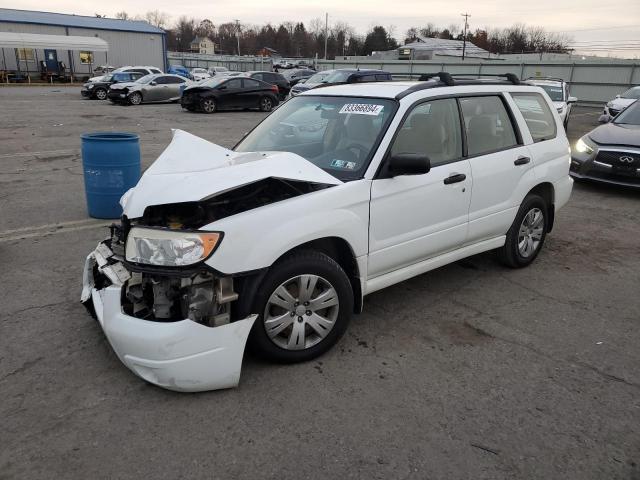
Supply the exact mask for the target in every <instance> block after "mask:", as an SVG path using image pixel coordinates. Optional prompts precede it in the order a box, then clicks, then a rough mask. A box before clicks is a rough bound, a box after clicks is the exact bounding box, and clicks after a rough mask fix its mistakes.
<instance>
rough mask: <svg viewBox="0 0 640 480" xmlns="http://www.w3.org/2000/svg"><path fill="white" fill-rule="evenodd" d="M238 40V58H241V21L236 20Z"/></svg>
mask: <svg viewBox="0 0 640 480" xmlns="http://www.w3.org/2000/svg"><path fill="white" fill-rule="evenodd" d="M235 22H236V39H237V40H238V56H240V20H238V19H236V20H235Z"/></svg>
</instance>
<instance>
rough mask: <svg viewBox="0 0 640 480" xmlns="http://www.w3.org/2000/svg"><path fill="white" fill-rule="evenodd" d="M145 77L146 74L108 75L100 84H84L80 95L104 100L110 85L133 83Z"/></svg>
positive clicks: (124, 73) (119, 73)
mask: <svg viewBox="0 0 640 480" xmlns="http://www.w3.org/2000/svg"><path fill="white" fill-rule="evenodd" d="M145 75H146V74H144V73H141V72H115V73H109V74H107V75H105V77H104V79H103V80H102V81H100V82H90V83H85V84H84V85H83V86H82V90H80V93H81V94H82V96H83V97H87V98H97V99H98V100H105V99H106V98H107V91H108V90H109V87H110V86H111V85H113V84H116V83H123V82H135V81H136V80H138V79H139V78H142V77H144V76H145Z"/></svg>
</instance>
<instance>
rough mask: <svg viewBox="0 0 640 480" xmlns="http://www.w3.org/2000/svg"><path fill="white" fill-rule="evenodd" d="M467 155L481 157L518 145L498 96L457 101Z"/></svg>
mask: <svg viewBox="0 0 640 480" xmlns="http://www.w3.org/2000/svg"><path fill="white" fill-rule="evenodd" d="M460 107H461V109H462V115H463V117H464V126H465V130H466V134H467V149H468V155H483V154H485V153H489V152H495V151H498V150H504V149H507V148H511V147H515V146H516V145H518V140H517V137H516V133H515V130H514V129H513V124H512V123H511V118H509V114H508V113H507V109H506V107H505V106H504V103H503V102H502V99H501V98H500V97H498V96H489V97H464V98H460Z"/></svg>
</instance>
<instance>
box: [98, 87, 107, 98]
mask: <svg viewBox="0 0 640 480" xmlns="http://www.w3.org/2000/svg"><path fill="white" fill-rule="evenodd" d="M96 98H97V99H98V100H104V99H105V98H107V91H106V90H104V89H103V88H99V89H98V90H96Z"/></svg>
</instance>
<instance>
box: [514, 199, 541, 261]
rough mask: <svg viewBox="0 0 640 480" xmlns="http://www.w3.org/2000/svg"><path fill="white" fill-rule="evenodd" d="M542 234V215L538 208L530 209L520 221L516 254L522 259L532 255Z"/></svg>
mask: <svg viewBox="0 0 640 480" xmlns="http://www.w3.org/2000/svg"><path fill="white" fill-rule="evenodd" d="M543 232H544V214H543V213H542V210H540V209H539V208H537V207H536V208H532V209H531V210H529V211H528V212H527V214H526V215H525V216H524V218H523V219H522V223H521V224H520V230H519V231H518V253H520V256H522V257H523V258H529V257H530V256H531V255H533V254H534V253H535V252H536V251H537V250H538V248H540V242H541V241H542V234H543Z"/></svg>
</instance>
